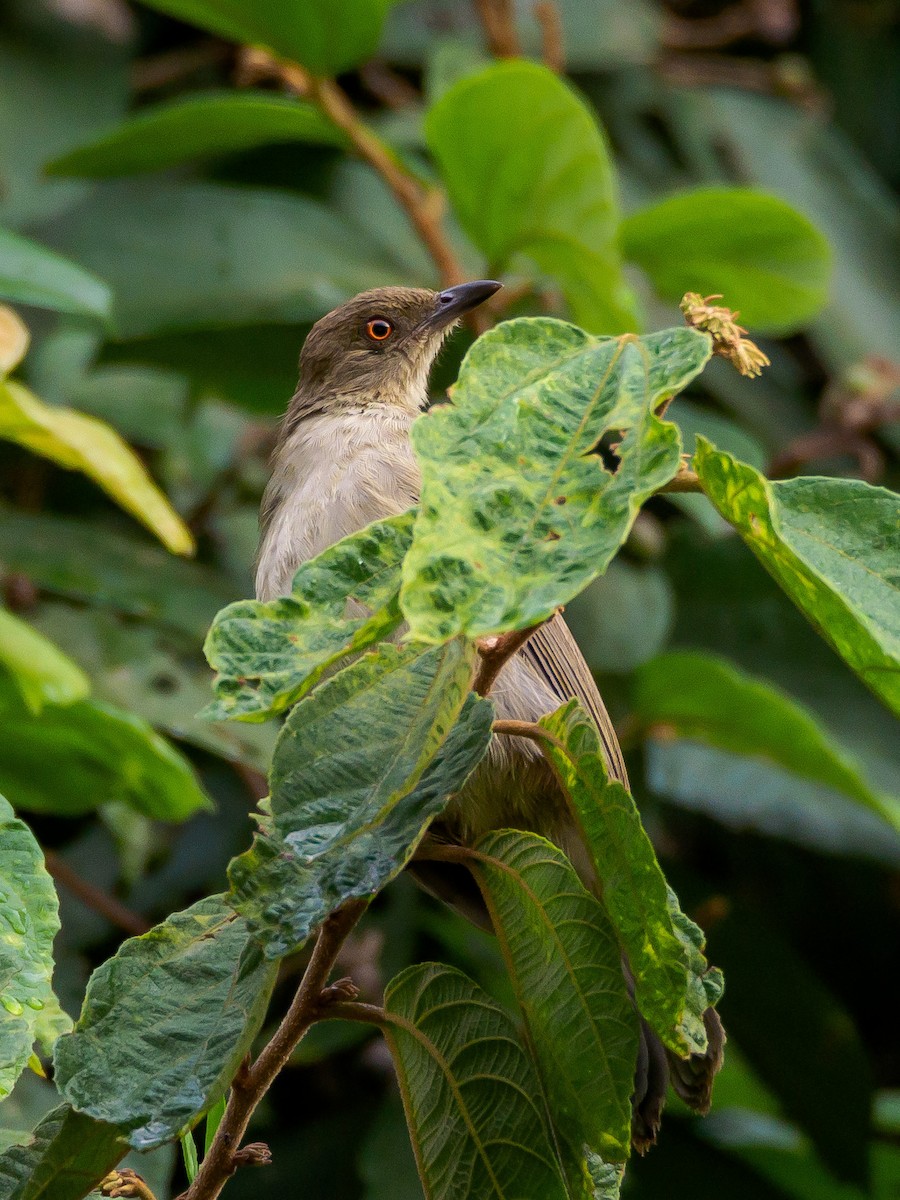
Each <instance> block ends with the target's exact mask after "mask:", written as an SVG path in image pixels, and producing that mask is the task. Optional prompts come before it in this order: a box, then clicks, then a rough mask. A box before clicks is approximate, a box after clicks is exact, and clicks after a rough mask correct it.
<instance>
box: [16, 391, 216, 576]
mask: <svg viewBox="0 0 900 1200" xmlns="http://www.w3.org/2000/svg"><path fill="white" fill-rule="evenodd" d="M0 438H5V439H6V440H8V441H13V442H17V443H18V444H19V445H20V446H25V447H26V448H27V449H28V450H31V451H33V452H34V453H35V454H40V455H42V456H43V457H44V458H49V459H51V460H52V461H53V462H55V463H58V464H59V465H60V466H61V467H66V468H67V469H68V470H70V471H81V472H83V473H84V474H85V475H87V476H89V477H90V478H91V479H93V480H94V482H95V483H98V484H99V485H100V487H102V488H103V490H104V491H105V492H107V493H108V495H110V496H111V497H112V498H113V500H115V501H116V503H117V504H119V505H121V507H122V508H124V509H125V510H126V512H130V513H131V514H132V515H133V516H135V517H137V519H138V520H139V521H140V522H141V523H142V524H144V525H146V527H147V528H148V529H149V530H151V532H153V533H154V534H155V535H156V536H157V537H158V538H159V540H160V541H161V542H162V543H163V545H164V546H166V547H167V548H168V549H169V550H171V551H172V553H173V554H192V553H193V551H194V539H193V537H192V536H191V532H190V530H189V529H188V528H187V526H186V525H185V524H184V522H183V521H182V519H181V517H179V515H178V513H176V512H175V510H174V508H172V506H171V504H170V503H169V501H168V500H167V499H166V497H165V496H164V495H163V493H162V492H161V491H160V490H159V488H158V487H157V486H156V484H155V483H154V482H153V480H152V479H151V478H150V476H149V475H148V474H147V471H146V469H145V467H144V465H143V463H142V462H141V460H140V459H139V458H138V456H137V455H136V454H135V453H134V451H133V450H132V449H131V448H130V447H129V445H128V443H127V442H124V441H123V440H122V438H120V437H119V435H118V434H117V433H116V432H115V430H114V429H111V428H110V427H109V426H108V425H107V424H105V423H104V422H103V421H98V420H96V418H94V417H87V416H85V415H84V414H83V413H79V412H75V411H74V410H72V409H70V408H56V407H54V406H52V405H48V404H44V403H43V402H42V401H40V400H39V399H38V398H37V396H35V395H34V394H33V393H32V392H30V391H29V390H28V389H27V388H24V387H22V385H21V384H19V383H14V382H13V381H12V380H9V379H8V380H5V381H0Z"/></svg>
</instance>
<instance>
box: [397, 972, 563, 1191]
mask: <svg viewBox="0 0 900 1200" xmlns="http://www.w3.org/2000/svg"><path fill="white" fill-rule="evenodd" d="M384 1006H385V1010H386V1012H387V1014H388V1020H387V1023H386V1024H385V1027H384V1034H385V1037H386V1038H387V1041H388V1045H389V1046H390V1048H391V1053H392V1055H393V1058H394V1063H395V1065H396V1068H397V1076H398V1079H399V1081H400V1090H401V1093H402V1095H403V1105H404V1108H405V1110H406V1120H407V1124H408V1125H409V1130H410V1136H411V1137H412V1142H413V1148H414V1150H415V1154H416V1162H417V1164H418V1167H419V1174H420V1175H421V1177H422V1182H423V1185H424V1188H425V1193H426V1195H427V1196H429V1197H430V1198H431V1200H488V1198H489V1197H490V1198H491V1200H500V1198H501V1197H504V1198H506V1197H509V1198H510V1200H512V1198H513V1197H515V1200H569V1197H570V1192H569V1191H568V1189H567V1187H566V1184H565V1182H564V1180H563V1176H562V1173H561V1170H560V1167H559V1164H558V1162H557V1160H556V1156H555V1154H554V1151H553V1148H552V1145H551V1140H550V1133H549V1131H548V1128H547V1124H546V1119H545V1116H544V1110H543V1103H542V1099H541V1088H540V1082H539V1080H538V1076H537V1072H536V1071H535V1068H534V1065H533V1063H532V1062H531V1060H530V1058H529V1056H528V1053H527V1051H526V1049H525V1047H524V1046H523V1045H522V1042H521V1041H520V1039H519V1035H518V1031H517V1030H516V1027H515V1025H514V1024H513V1022H512V1020H511V1019H510V1017H509V1016H508V1015H507V1013H505V1012H504V1011H503V1009H501V1008H499V1007H498V1006H497V1005H496V1004H495V1003H494V1002H493V1001H492V1000H491V999H490V997H489V996H488V995H487V994H486V993H485V992H483V991H482V990H481V988H479V987H478V986H477V984H475V983H473V982H472V980H471V979H468V978H467V977H466V976H465V975H463V974H462V972H460V971H456V970H454V969H453V968H451V967H445V966H442V965H440V964H439V963H424V964H422V965H420V966H414V967H409V968H407V970H405V971H403V972H401V974H400V975H398V976H397V977H396V979H394V980H393V981H392V982H391V983H390V984H389V985H388V987H387V989H386V991H385V997H384Z"/></svg>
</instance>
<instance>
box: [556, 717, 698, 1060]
mask: <svg viewBox="0 0 900 1200" xmlns="http://www.w3.org/2000/svg"><path fill="white" fill-rule="evenodd" d="M540 724H541V726H542V727H543V728H544V729H546V730H547V732H548V734H550V735H551V737H550V738H548V740H547V741H546V742H545V743H544V753H545V754H546V755H547V757H548V758H549V760H550V763H551V764H552V766H553V767H554V769H555V771H556V774H557V777H558V778H559V780H560V783H561V785H562V787H563V789H564V791H565V794H566V797H567V799H568V802H569V807H570V810H571V813H572V816H573V818H574V819H575V821H576V823H577V825H578V827H579V829H580V831H581V835H582V839H583V841H584V844H585V846H586V847H587V849H588V850H589V852H590V855H591V858H592V860H593V863H594V867H595V869H596V872H597V879H598V883H599V887H600V891H601V894H602V896H603V904H604V907H605V908H606V911H607V913H608V914H609V917H610V919H611V921H612V923H613V926H614V928H615V930H616V933H617V934H618V937H619V941H620V943H621V945H622V948H623V949H624V951H625V953H626V954H627V956H628V961H629V964H630V966H631V969H632V971H633V973H634V977H635V997H636V999H637V1005H638V1008H639V1009H640V1011H641V1013H642V1015H643V1016H644V1018H645V1019H646V1020H647V1021H648V1022H649V1023H650V1024H651V1025H652V1026H653V1028H654V1029H655V1030H656V1032H657V1033H658V1034H659V1036H660V1038H661V1039H662V1041H663V1042H664V1043H665V1045H667V1046H669V1047H670V1048H671V1049H672V1050H674V1051H675V1052H676V1053H677V1054H680V1055H682V1056H684V1055H687V1054H690V1053H702V1052H703V1051H705V1049H706V1031H705V1029H704V1026H703V1021H702V1009H701V1010H700V1012H697V1009H696V1004H695V1000H696V997H697V995H698V989H700V991H703V978H702V977H698V974H697V972H696V970H695V969H694V968H695V967H696V965H697V963H696V956H695V954H694V953H693V951H692V949H691V947H690V946H689V945H688V944H686V943H685V941H684V930H683V929H682V927H681V922H682V914H679V913H678V912H677V909H676V910H674V911H673V910H672V908H671V903H672V898H671V895H670V890H669V887H668V885H667V883H666V880H665V876H664V875H663V873H662V871H661V869H660V866H659V863H658V862H657V861H656V855H655V854H654V852H653V847H652V845H651V844H650V839H649V838H648V837H647V834H646V833H645V832H644V828H643V826H642V825H641V818H640V815H639V813H638V810H637V807H636V806H635V803H634V800H633V799H632V798H631V796H630V795H629V793H628V792H627V791H626V790H625V788H624V787H623V786H622V785H621V784H620V783H618V782H617V781H615V780H611V779H609V777H608V775H607V773H606V765H605V760H604V758H603V752H602V747H601V744H600V738H599V735H598V733H597V729H596V726H595V725H594V723H593V722H592V721H591V720H590V718H589V717H588V716H587V715H586V714H585V713H584V712H583V711H582V710H581V709H580V708H579V706H578V703H577V701H575V700H570V701H569V703H568V704H565V705H563V707H562V708H560V709H558V710H557V711H556V712H555V713H551V714H550V715H549V716H547V717H543V718H542V719H541V722H540ZM683 920H687V918H683ZM703 969H704V970H705V964H704V968H703ZM717 981H718V976H713V978H712V979H711V981H710V982H711V983H712V984H713V989H714V988H715V984H716V983H717ZM707 1003H712V1001H711V1000H709V1001H707ZM703 1007H704V1008H705V1007H706V1004H704V1005H703Z"/></svg>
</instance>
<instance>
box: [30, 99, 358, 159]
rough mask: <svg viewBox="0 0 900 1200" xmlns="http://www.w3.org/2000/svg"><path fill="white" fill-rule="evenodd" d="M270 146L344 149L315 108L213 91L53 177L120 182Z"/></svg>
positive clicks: (80, 152) (83, 149)
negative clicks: (299, 144)
mask: <svg viewBox="0 0 900 1200" xmlns="http://www.w3.org/2000/svg"><path fill="white" fill-rule="evenodd" d="M271 142H312V143H318V144H321V145H326V146H343V145H345V144H346V138H345V137H344V135H343V134H342V133H341V132H340V130H338V129H337V128H336V127H335V126H334V125H332V124H331V122H330V121H329V120H328V119H327V118H326V117H324V116H323V115H322V114H321V113H320V112H319V110H318V109H317V108H315V107H314V106H313V105H312V104H306V103H304V102H303V101H302V100H293V99H290V98H289V97H287V96H278V95H274V94H273V93H271V92H227V91H223V92H210V93H208V94H200V95H192V96H187V97H184V98H182V99H178V100H173V101H170V102H169V103H167V104H159V105H156V106H154V107H153V108H149V109H142V110H141V111H139V112H138V113H136V114H135V116H133V117H131V118H130V119H129V120H127V121H125V122H124V123H123V124H122V125H120V126H118V128H116V129H113V130H112V131H111V132H109V133H107V134H105V135H104V136H102V137H99V138H97V139H96V140H95V141H92V142H88V143H86V144H85V145H83V146H79V147H78V148H77V149H75V150H70V151H69V152H68V154H64V155H62V157H60V158H56V159H54V160H53V161H52V162H51V163H48V165H47V167H46V171H47V173H48V174H49V175H78V176H82V177H88V178H90V179H108V178H116V177H118V176H122V175H135V174H140V173H141V172H143V171H160V170H164V169H166V168H168V167H175V166H180V165H181V164H182V163H186V162H190V161H191V160H192V159H194V158H199V157H203V156H205V155H214V154H231V153H234V152H235V151H238V150H248V149H251V148H252V147H254V146H264V145H267V144H269V143H271Z"/></svg>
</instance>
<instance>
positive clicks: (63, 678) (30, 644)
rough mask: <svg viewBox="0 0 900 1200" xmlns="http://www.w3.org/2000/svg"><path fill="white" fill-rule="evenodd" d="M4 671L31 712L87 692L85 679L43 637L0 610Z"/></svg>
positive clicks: (0, 654) (0, 668)
mask: <svg viewBox="0 0 900 1200" xmlns="http://www.w3.org/2000/svg"><path fill="white" fill-rule="evenodd" d="M2 672H6V673H7V674H8V675H10V676H11V677H12V682H13V684H14V685H15V687H16V690H17V691H18V692H19V694H20V696H21V697H22V699H23V700H24V702H25V704H26V705H27V707H28V708H30V709H31V711H32V712H40V710H41V708H43V706H44V704H70V703H71V702H72V701H73V700H81V699H82V698H83V697H84V696H86V695H87V694H88V692H89V690H90V684H89V683H88V679H87V676H86V675H85V674H84V673H83V672H82V671H81V670H80V668H79V667H77V666H76V665H75V663H73V662H72V660H71V659H70V658H67V657H66V655H65V654H63V652H62V651H61V650H60V649H58V648H57V647H56V646H54V644H53V643H52V642H51V641H48V640H47V638H45V637H42V635H41V634H39V633H37V632H36V631H35V630H34V629H32V627H31V626H30V625H29V624H28V623H27V622H26V621H23V620H21V618H19V617H16V616H13V614H12V613H10V612H7V611H6V609H4V608H0V673H2Z"/></svg>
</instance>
